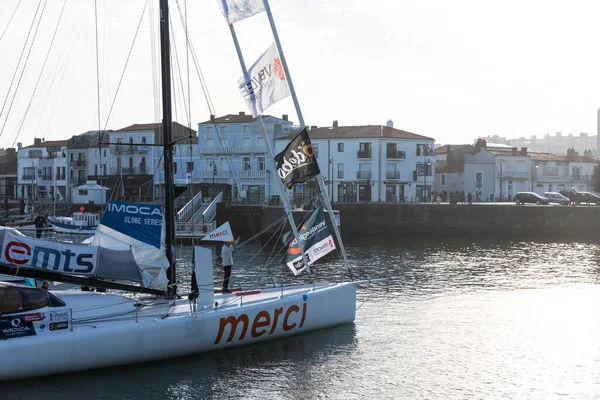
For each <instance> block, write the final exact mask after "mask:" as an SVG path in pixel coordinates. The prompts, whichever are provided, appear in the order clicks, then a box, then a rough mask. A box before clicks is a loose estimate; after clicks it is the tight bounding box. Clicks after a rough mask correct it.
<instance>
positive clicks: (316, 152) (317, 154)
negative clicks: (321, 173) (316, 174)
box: [312, 143, 319, 158]
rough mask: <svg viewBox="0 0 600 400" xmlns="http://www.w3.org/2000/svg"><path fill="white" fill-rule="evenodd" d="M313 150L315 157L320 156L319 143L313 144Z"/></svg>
mask: <svg viewBox="0 0 600 400" xmlns="http://www.w3.org/2000/svg"><path fill="white" fill-rule="evenodd" d="M312 147H313V152H314V153H315V157H316V158H319V145H318V144H317V143H313V144H312Z"/></svg>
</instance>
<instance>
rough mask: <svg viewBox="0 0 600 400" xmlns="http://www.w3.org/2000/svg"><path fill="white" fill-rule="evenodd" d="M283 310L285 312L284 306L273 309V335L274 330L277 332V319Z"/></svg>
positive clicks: (270, 332) (270, 333) (271, 331)
mask: <svg viewBox="0 0 600 400" xmlns="http://www.w3.org/2000/svg"><path fill="white" fill-rule="evenodd" d="M282 312H283V307H280V308H276V309H275V311H273V326H272V327H271V330H270V331H269V335H272V334H273V332H275V329H276V328H277V319H278V318H279V316H280V315H281V313H282Z"/></svg>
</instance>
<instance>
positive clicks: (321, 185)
mask: <svg viewBox="0 0 600 400" xmlns="http://www.w3.org/2000/svg"><path fill="white" fill-rule="evenodd" d="M263 4H264V6H265V11H266V13H267V17H268V19H269V24H270V25H271V31H272V32H273V38H274V39H275V46H277V51H278V52H279V57H280V58H281V64H282V66H283V72H284V74H285V77H286V79H287V81H288V87H289V88H290V94H291V95H292V100H293V101H294V107H295V108H296V114H297V115H298V120H299V121H298V122H300V129H304V128H305V127H306V124H305V123H304V117H303V116H302V111H301V110H300V103H299V102H298V96H296V90H295V89H294V84H293V82H292V77H291V75H290V71H289V69H288V65H287V61H286V60H285V55H284V54H283V48H282V47H281V42H280V41H279V34H278V33H277V28H276V27H275V20H274V19H273V14H272V13H271V6H270V5H269V1H268V0H263ZM314 179H316V180H317V183H318V185H319V191H320V194H321V199H322V200H323V203H325V208H327V213H328V214H329V218H330V220H331V225H332V226H333V231H334V232H335V236H336V238H337V240H338V243H339V245H340V250H341V253H342V257H343V259H344V262H345V263H346V264H348V256H347V255H346V248H345V247H344V243H343V242H342V235H341V233H340V230H339V228H338V226H337V223H336V220H335V215H334V214H333V208H332V207H331V202H330V201H329V196H328V195H327V188H326V187H325V184H324V183H323V174H319V176H317V177H315V178H314ZM332 179H333V177H332Z"/></svg>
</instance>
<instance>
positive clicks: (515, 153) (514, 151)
mask: <svg viewBox="0 0 600 400" xmlns="http://www.w3.org/2000/svg"><path fill="white" fill-rule="evenodd" d="M511 150H512V155H513V156H516V155H517V148H516V147H513V148H512V149H511Z"/></svg>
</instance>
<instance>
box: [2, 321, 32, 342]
mask: <svg viewBox="0 0 600 400" xmlns="http://www.w3.org/2000/svg"><path fill="white" fill-rule="evenodd" d="M35 334H36V333H35V329H34V327H33V322H31V321H25V320H24V318H19V317H5V318H0V339H12V338H17V337H22V336H33V335H35Z"/></svg>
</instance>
